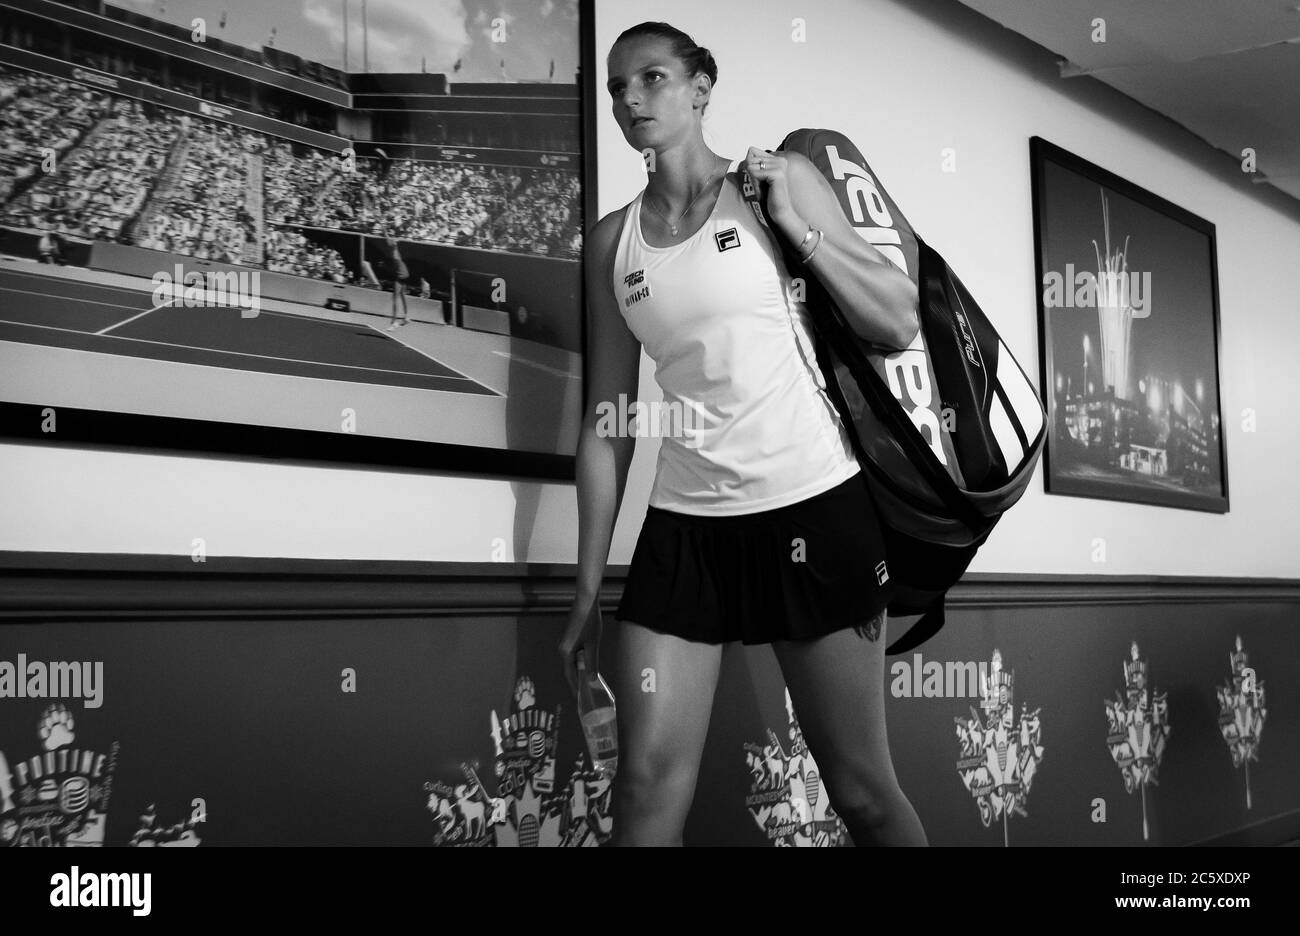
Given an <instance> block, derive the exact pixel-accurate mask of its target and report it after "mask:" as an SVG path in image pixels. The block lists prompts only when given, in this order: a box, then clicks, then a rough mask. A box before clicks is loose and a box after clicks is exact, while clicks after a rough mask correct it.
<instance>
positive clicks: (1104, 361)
mask: <svg viewBox="0 0 1300 936" xmlns="http://www.w3.org/2000/svg"><path fill="white" fill-rule="evenodd" d="M1101 217H1102V223H1103V224H1104V226H1105V240H1106V257H1105V260H1103V259H1102V256H1101V247H1100V246H1099V245H1098V244H1097V242H1096V241H1095V240H1094V241H1093V242H1092V246H1093V249H1094V251H1095V252H1096V255H1097V325H1098V327H1099V328H1100V330H1101V376H1102V379H1101V386H1102V387H1107V386H1112V387H1114V388H1115V396H1116V397H1118V398H1120V399H1122V400H1131V399H1132V360H1131V357H1130V349H1131V343H1130V341H1131V338H1132V333H1133V305H1132V303H1131V301H1130V296H1129V285H1128V283H1129V277H1128V256H1127V254H1128V238H1127V237H1125V238H1124V249H1123V250H1116V251H1115V252H1114V253H1111V249H1110V206H1109V204H1107V202H1106V193H1105V192H1104V191H1103V192H1102V193H1101ZM1084 390H1085V392H1086V391H1087V388H1086V387H1085V388H1084Z"/></svg>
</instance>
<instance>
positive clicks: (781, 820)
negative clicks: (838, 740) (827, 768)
mask: <svg viewBox="0 0 1300 936" xmlns="http://www.w3.org/2000/svg"><path fill="white" fill-rule="evenodd" d="M785 712H786V718H787V720H788V722H789V727H788V729H787V733H788V735H789V738H790V745H791V747H790V753H789V754H786V752H785V749H784V748H783V747H782V746H781V742H780V740H779V739H778V738H777V736H776V732H774V731H772V729H770V728H769V729H768V731H767V739H768V743H767V744H765V745H763V746H761V747H760V746H759V745H757V744H746V745H745V763H746V765H747V766H748V768H749V773H750V776H751V777H752V778H753V780H752V782H751V783H750V785H749V794H748V795H747V796H746V797H745V806H746V807H747V808H748V809H749V814H750V815H751V816H753V818H754V822H755V823H757V824H758V827H759V828H760V829H762V830H763V832H764V833H765V834H766V835H767V838H768V840H769V841H771V842H772V844H773V845H777V846H793V847H809V846H812V847H834V846H838V845H841V844H843V843H844V841H845V840H846V838H847V836H848V829H847V828H845V826H844V822H843V821H842V820H841V819H840V818H839V816H837V815H836V814H835V810H834V809H832V808H831V804H830V797H829V796H827V795H826V791H825V790H823V789H822V785H821V774H820V773H819V771H818V770H817V762H816V761H815V760H813V756H812V752H811V751H809V750H808V746H807V744H805V743H804V739H803V731H801V730H800V728H799V720H798V719H797V718H795V714H794V704H793V703H792V702H791V700H790V690H788V689H787V690H786V692H785Z"/></svg>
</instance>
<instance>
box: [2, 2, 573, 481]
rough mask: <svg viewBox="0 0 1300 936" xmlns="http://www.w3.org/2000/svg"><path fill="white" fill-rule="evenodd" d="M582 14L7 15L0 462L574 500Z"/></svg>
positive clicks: (300, 10) (498, 8)
mask: <svg viewBox="0 0 1300 936" xmlns="http://www.w3.org/2000/svg"><path fill="white" fill-rule="evenodd" d="M592 7H593V3H592V0H544V2H540V3H539V2H535V0H503V2H494V3H492V4H488V3H486V2H476V0H467V2H465V3H464V4H463V5H460V4H458V5H457V7H456V9H457V11H458V12H455V13H452V14H448V13H447V11H446V9H444V8H442V7H439V6H436V5H435V6H430V5H429V4H427V3H423V2H421V0H286V2H283V3H270V4H268V3H264V2H261V0H219V2H218V0H57V2H56V0H6V2H5V3H4V4H3V5H0V105H2V107H0V295H2V296H3V301H2V307H3V311H2V312H0V360H2V361H3V367H0V434H3V435H4V436H5V437H8V438H11V439H27V440H37V439H39V440H41V441H42V442H46V443H54V444H57V443H62V442H73V443H79V444H85V443H93V444H102V445H111V446H126V447H137V446H149V447H156V448H164V449H172V448H181V449H191V450H205V451H211V452H225V453H231V454H236V455H246V456H261V457H274V458H289V459H297V458H305V459H311V460H318V459H324V460H331V461H341V462H353V463H366V464H388V465H404V466H408V467H413V468H418V469H421V470H431V471H463V472H475V473H488V474H497V475H503V476H521V477H538V478H555V479H565V478H568V479H571V478H572V477H573V473H574V467H573V462H574V456H575V453H576V447H577V438H578V429H579V425H580V422H581V409H582V397H583V337H584V336H583V332H584V327H583V323H584V314H583V309H584V297H583V278H582V241H583V233H584V230H585V226H584V219H586V218H590V217H592V216H593V214H594V210H595V204H596V202H595V187H594V180H595V177H596V176H595V167H594V144H591V145H584V141H591V140H594V137H593V135H592V133H591V131H590V124H591V120H592V115H593V114H594V110H593V109H592V108H593V89H592V87H590V86H591V85H592V84H593V80H594V79H593V77H592V75H591V71H592V70H591V69H590V68H586V69H584V67H583V63H584V62H590V61H592V60H593V57H594V56H593V53H592V52H591V48H592V46H593V43H594V39H593V14H592ZM448 9H450V8H448ZM462 14H463V15H462Z"/></svg>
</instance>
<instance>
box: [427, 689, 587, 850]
mask: <svg viewBox="0 0 1300 936" xmlns="http://www.w3.org/2000/svg"><path fill="white" fill-rule="evenodd" d="M559 718H560V707H559V706H556V708H555V711H553V712H552V711H550V710H547V709H542V708H539V707H537V705H536V704H535V687H534V685H533V681H532V679H530V678H529V677H527V676H521V677H519V680H518V681H517V682H516V684H515V692H514V704H513V707H512V710H511V712H510V714H508V715H507V716H506V717H505V718H503V719H498V718H497V713H496V711H495V710H493V711H492V715H491V723H492V731H491V737H492V741H493V746H494V747H495V757H494V760H493V772H494V773H495V784H494V785H495V788H496V795H495V796H494V795H492V794H490V793H489V792H488V789H487V787H486V786H485V785H484V783H483V780H482V778H481V777H480V775H479V765H478V764H477V763H476V762H475V763H468V762H467V763H462V764H461V772H462V774H463V777H464V780H463V782H461V783H454V784H449V783H444V782H441V781H435V782H431V783H426V784H425V785H424V788H425V791H426V792H427V793H428V795H429V796H428V802H427V804H426V808H427V809H428V810H429V812H430V813H432V814H433V821H434V825H435V826H436V831H435V833H434V838H433V843H434V844H435V845H453V846H461V847H465V846H476V847H483V846H487V847H498V846H522V847H536V846H563V847H572V846H588V845H599V844H601V843H602V842H604V841H605V840H606V839H608V838H609V836H610V834H611V833H612V831H613V826H612V822H611V819H610V807H611V790H612V785H611V781H610V780H609V779H608V778H605V777H602V776H601V775H600V774H599V773H598V772H597V771H596V769H595V768H594V767H593V766H592V765H591V763H590V760H589V759H588V756H587V754H586V753H585V752H583V753H582V754H579V755H578V757H577V758H576V759H575V760H574V763H573V769H572V771H571V772H570V774H569V779H568V782H567V783H566V784H565V785H564V786H563V787H562V788H560V789H558V790H557V789H556V788H555V756H556V755H555V752H556V740H557V737H558V734H559ZM584 765H585V766H584Z"/></svg>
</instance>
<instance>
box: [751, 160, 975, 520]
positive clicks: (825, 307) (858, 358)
mask: <svg viewBox="0 0 1300 936" xmlns="http://www.w3.org/2000/svg"><path fill="white" fill-rule="evenodd" d="M741 171H742V174H743V182H744V183H745V184H743V185H742V192H743V194H744V197H745V200H746V201H748V202H749V203H750V205H751V206H752V207H753V208H754V210H755V213H756V214H758V215H759V217H760V220H761V221H762V225H763V227H764V228H766V230H767V232H768V235H769V236H770V237H771V238H772V242H773V244H774V245H775V246H776V248H777V249H778V250H779V251H780V252H781V254H782V256H784V257H785V258H786V263H787V264H789V263H790V262H791V261H794V262H797V260H798V258H797V257H796V256H795V255H794V250H793V248H792V247H791V245H789V244H787V243H786V242H785V239H784V238H782V237H781V235H780V234H779V233H778V232H777V230H776V229H775V228H774V227H773V226H772V224H771V222H770V220H769V218H768V215H767V206H766V205H764V204H763V202H762V199H761V198H760V197H759V194H758V191H757V189H756V187H755V186H753V185H752V184H750V181H749V173H748V172H746V171H744V170H743V169H742V170H741ZM917 242H918V244H920V243H921V239H920V238H919V237H918V238H917ZM808 288H809V292H810V293H815V295H816V298H817V300H818V301H815V302H811V303H809V308H810V310H811V312H812V316H813V322H814V324H816V325H817V326H818V328H819V330H820V331H821V332H822V333H823V335H824V336H825V338H826V341H827V343H828V344H829V346H830V347H831V350H833V351H834V352H835V353H836V354H838V355H839V356H840V359H841V360H843V361H844V363H845V364H847V365H848V367H849V370H850V372H851V373H852V374H853V377H854V379H855V380H856V381H857V382H858V388H859V389H860V390H861V391H862V395H863V397H864V398H865V399H866V401H867V402H868V403H869V404H870V406H871V409H872V411H873V412H874V413H875V414H876V418H877V419H879V420H880V421H881V422H882V423H883V424H884V425H885V427H886V428H887V429H889V431H890V432H891V433H893V436H894V438H895V440H896V441H897V442H898V444H899V445H900V446H901V447H902V449H903V453H904V454H905V455H906V456H907V459H908V461H909V462H911V463H912V465H913V466H914V467H915V468H916V469H917V470H918V471H919V472H921V474H922V475H924V476H925V479H926V481H928V482H929V484H930V487H931V488H933V489H934V491H935V493H936V494H938V495H939V497H940V498H941V499H942V500H943V502H944V504H946V505H947V507H948V509H949V510H951V511H952V512H953V513H954V514H955V515H956V516H957V517H958V519H960V520H961V521H962V522H963V523H965V524H966V525H967V526H968V527H970V529H971V531H972V532H974V533H976V534H979V533H982V532H984V531H986V530H987V528H988V527H989V519H988V518H987V517H985V516H984V515H983V514H982V513H980V511H979V510H978V509H976V507H975V506H974V504H972V503H971V500H970V498H969V497H967V496H966V493H965V492H964V491H963V490H962V489H961V488H959V487H958V486H957V482H956V481H954V480H953V479H952V475H950V474H948V472H947V471H945V470H944V468H943V466H942V465H941V464H939V462H938V460H937V459H935V457H934V454H933V453H932V452H931V451H930V446H929V444H928V443H927V442H926V441H925V438H924V437H923V436H922V435H921V431H920V430H919V429H917V428H916V426H915V425H914V424H913V423H912V421H911V420H910V419H908V418H907V416H906V415H905V414H904V413H903V410H902V408H901V407H900V406H899V405H898V401H897V400H895V399H894V396H893V394H892V393H890V392H889V387H888V386H886V384H885V382H884V380H883V379H882V378H881V377H880V375H879V374H877V373H876V370H875V368H874V367H872V366H871V362H870V361H868V360H867V357H866V354H865V353H864V352H863V351H862V348H861V347H859V345H858V343H857V342H856V341H854V340H852V339H851V338H850V337H848V336H849V335H850V333H851V329H850V328H849V326H848V324H847V322H846V320H845V317H844V313H843V312H842V311H840V308H839V306H838V305H837V304H836V303H835V300H834V299H833V298H831V296H830V293H829V292H828V291H827V290H826V288H825V287H824V286H823V285H822V284H821V282H820V281H819V280H818V279H817V277H816V276H813V277H811V278H810V280H809V282H808ZM922 301H924V296H922ZM828 313H829V314H830V315H831V316H833V318H834V324H832V325H830V327H827V323H826V322H825V321H824V316H825V315H826V314H828Z"/></svg>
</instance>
